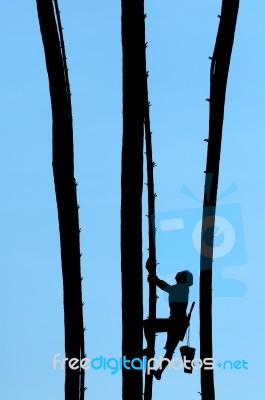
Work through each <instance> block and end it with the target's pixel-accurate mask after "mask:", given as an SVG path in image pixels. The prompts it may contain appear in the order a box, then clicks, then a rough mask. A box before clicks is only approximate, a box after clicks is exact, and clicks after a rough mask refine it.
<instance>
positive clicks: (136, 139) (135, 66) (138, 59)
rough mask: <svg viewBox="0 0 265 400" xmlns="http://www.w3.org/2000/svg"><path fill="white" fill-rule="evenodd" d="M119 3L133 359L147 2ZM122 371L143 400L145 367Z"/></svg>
mask: <svg viewBox="0 0 265 400" xmlns="http://www.w3.org/2000/svg"><path fill="white" fill-rule="evenodd" d="M121 5H122V52H123V143H122V175H121V273H122V355H123V357H126V358H127V359H129V360H132V359H134V358H142V346H143V332H142V330H143V328H142V324H143V300H142V297H143V288H142V286H143V284H142V190H143V137H144V84H145V81H144V80H145V63H144V57H145V47H144V1H143V0H134V1H131V0H122V2H121ZM136 365H137V363H136ZM138 365H139V363H138ZM122 375H123V387H122V393H123V400H131V399H134V400H142V371H141V370H135V369H130V370H128V369H126V368H123V371H122Z"/></svg>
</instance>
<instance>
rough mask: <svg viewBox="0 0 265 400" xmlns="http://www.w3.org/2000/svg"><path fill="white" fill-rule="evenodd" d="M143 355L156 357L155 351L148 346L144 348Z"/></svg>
mask: <svg viewBox="0 0 265 400" xmlns="http://www.w3.org/2000/svg"><path fill="white" fill-rule="evenodd" d="M142 354H143V356H147V357H148V358H151V357H154V355H155V352H154V351H152V350H151V349H150V348H149V347H146V348H145V349H143V353H142Z"/></svg>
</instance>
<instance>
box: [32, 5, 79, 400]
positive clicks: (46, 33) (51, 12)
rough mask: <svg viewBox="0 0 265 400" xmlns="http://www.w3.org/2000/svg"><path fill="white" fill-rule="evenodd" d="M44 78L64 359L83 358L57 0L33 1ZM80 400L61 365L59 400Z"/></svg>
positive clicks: (73, 376) (74, 377) (74, 379)
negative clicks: (62, 399)
mask: <svg viewBox="0 0 265 400" xmlns="http://www.w3.org/2000/svg"><path fill="white" fill-rule="evenodd" d="M37 10H38V17H39V24H40V30H41V35H42V40H43V45H44V52H45V58H46V66H47V72H48V78H49V87H50V97H51V105H52V122H53V128H52V132H53V135H52V136H53V140H52V143H53V173H54V184H55V192H56V201H57V209H58V219H59V230H60V242H61V260H62V275H63V297H64V299H63V300H64V322H65V356H66V358H68V359H72V358H77V359H78V360H80V359H81V358H84V356H85V355H84V329H83V310H82V306H83V305H82V286H81V266H80V242H79V235H80V231H79V219H78V204H77V195H76V182H75V178H74V150H73V126H72V111H71V98H70V96H71V93H70V86H69V80H68V70H67V65H66V56H65V49H64V42H63V36H62V27H61V22H60V14H59V9H58V4H57V1H52V0H37ZM83 399H84V369H82V368H80V366H79V368H78V369H76V370H74V369H71V368H69V366H68V364H67V363H66V369H65V400H83Z"/></svg>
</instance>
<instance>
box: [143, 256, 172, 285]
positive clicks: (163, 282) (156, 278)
mask: <svg viewBox="0 0 265 400" xmlns="http://www.w3.org/2000/svg"><path fill="white" fill-rule="evenodd" d="M152 267H153V265H152V262H151V260H150V259H149V258H148V260H147V262H146V269H147V271H148V272H149V273H150V269H152ZM151 279H154V283H155V284H156V286H158V287H159V288H160V289H162V290H165V289H166V288H169V287H170V285H169V284H168V283H167V282H165V281H162V280H161V279H159V278H158V277H157V276H155V277H154V278H153V277H151V275H148V278H147V280H148V282H150V280H151Z"/></svg>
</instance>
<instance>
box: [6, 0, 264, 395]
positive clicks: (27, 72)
mask: <svg viewBox="0 0 265 400" xmlns="http://www.w3.org/2000/svg"><path fill="white" fill-rule="evenodd" d="M220 7H221V1H219V0H218V1H217V0H212V1H207V0H202V1H200V2H197V1H195V0H193V1H191V2H187V1H184V0H180V1H175V0H166V1H163V2H161V1H158V0H152V1H150V0H147V1H146V13H147V15H148V18H147V32H146V35H147V38H146V40H147V41H148V51H147V60H148V69H149V71H150V78H149V89H150V101H151V103H152V107H151V124H152V131H153V132H154V135H153V146H154V159H155V161H156V163H157V165H158V166H157V167H156V169H155V184H156V189H155V191H156V192H157V194H158V197H157V202H156V207H157V220H158V221H160V220H161V219H174V218H182V219H183V221H184V223H185V229H184V230H182V231H181V232H178V231H171V232H164V231H161V230H160V228H159V226H160V225H158V236H157V248H158V255H159V259H158V261H159V262H160V264H159V269H158V273H159V276H161V278H163V279H164V280H168V281H169V282H172V283H173V281H174V279H173V278H174V272H175V269H176V270H179V269H181V268H189V269H191V270H192V271H193V272H194V276H195V283H194V286H193V287H192V290H191V298H192V299H194V300H195V301H196V306H195V309H194V313H193V319H192V323H191V345H192V346H194V347H196V349H197V351H196V356H197V357H198V356H199V346H198V269H199V257H198V254H196V251H195V250H194V241H193V239H192V232H193V229H194V225H193V224H194V223H195V222H196V221H198V218H199V216H200V209H201V205H202V197H203V185H204V173H203V171H204V170H205V163H206V144H205V142H204V141H203V139H204V138H206V137H207V136H208V103H207V102H206V101H205V99H206V98H207V97H208V95H209V68H210V62H209V59H208V56H210V55H211V54H212V51H213V47H214V42H215V37H216V32H217V27H218V18H217V14H219V13H220ZM60 9H61V11H62V14H61V17H62V23H63V27H64V37H65V45H66V52H67V57H68V67H69V74H70V83H71V91H72V102H73V118H74V132H75V173H76V180H77V181H78V182H79V185H78V201H79V204H80V207H81V208H80V226H81V228H82V233H81V251H82V253H83V257H82V271H83V276H84V281H83V282H84V286H83V291H84V301H85V303H86V304H85V307H84V317H85V326H86V328H87V331H86V351H87V354H88V356H89V357H90V358H93V357H98V356H100V355H102V356H104V357H120V353H121V351H120V348H121V289H120V254H119V222H120V221H119V212H120V164H121V159H120V157H121V143H122V92H121V38H120V16H121V15H120V13H121V12H120V2H119V1H116V0H114V1H110V0H102V1H100V2H92V1H90V2H86V1H84V0H80V1H79V2H78V3H73V2H69V1H63V0H61V1H60ZM264 11H265V6H264V3H263V1H262V0H253V1H251V4H250V2H248V1H246V0H241V6H240V10H239V16H238V26H237V31H236V39H235V43H234V50H233V55H232V61H231V68H230V75H229V81H228V88H227V100H226V112H225V122H224V132H223V146H222V154H221V166H220V182H219V195H220V196H221V195H222V194H223V193H224V194H225V192H226V190H227V189H228V188H229V187H231V186H232V187H234V188H235V190H234V191H232V190H231V193H230V194H227V195H224V196H223V197H222V198H220V201H219V208H218V213H219V215H223V217H224V218H225V219H226V220H228V221H231V225H232V228H233V229H234V232H235V235H236V245H237V248H233V250H234V254H233V255H232V253H231V254H230V253H229V254H228V255H227V257H226V259H225V257H220V258H219V259H218V260H216V261H215V262H216V264H215V265H216V267H215V273H214V286H213V296H214V297H213V310H214V318H213V322H214V325H213V330H214V359H215V360H216V363H217V362H221V363H223V362H224V361H225V360H228V359H229V360H232V361H235V360H243V359H244V360H246V361H248V363H249V364H248V367H249V369H248V370H244V369H240V370H235V369H233V370H224V369H223V368H218V367H216V373H215V386H216V400H221V399H223V398H226V399H227V400H230V399H234V398H235V397H236V396H238V394H240V398H241V399H242V400H247V399H249V397H250V396H251V395H252V397H255V396H254V395H255V394H256V395H262V394H264V393H265V387H264V379H263V361H262V358H264V350H261V349H263V348H264V346H263V344H262V343H263V342H262V339H263V337H264V333H265V329H264V322H263V319H262V315H263V311H264V298H263V297H262V293H263V292H264V284H263V281H264V277H265V274H264V268H263V258H264V254H263V253H264V252H263V248H264V243H263V236H264V235H263V232H264V223H265V213H264V206H263V203H264V194H265V193H264V191H265V190H264V184H263V181H264V179H263V174H262V170H264V155H263V152H264V144H265V140H264V126H265V121H264V109H265V95H264V93H265V91H264V83H265V82H264V70H265V55H264V51H263V48H264V37H265V32H264V18H263V16H264ZM0 15H1V16H0V18H1V21H0V26H1V46H0V53H1V74H0V87H1V96H0V102H1V118H0V132H1V135H0V148H1V157H0V175H1V197H0V226H1V229H0V240H1V252H0V265H1V291H0V305H1V318H2V321H3V322H2V324H1V333H0V338H1V344H2V346H1V347H2V349H1V355H2V357H1V360H2V361H1V366H0V370H1V377H2V382H3V383H2V385H1V388H0V395H1V397H2V398H5V399H6V400H15V399H20V400H24V399H27V400H31V399H35V398H36V396H37V397H38V399H39V400H44V399H45V400H46V399H47V398H49V399H50V400H55V399H56V400H63V398H64V395H63V385H64V374H63V372H61V371H59V370H57V371H54V370H53V369H52V358H53V356H54V354H56V353H62V354H63V352H64V343H63V337H64V331H63V329H64V327H63V307H62V279H61V265H60V249H59V232H58V223H57V211H56V203H55V195H54V187H53V176H52V164H51V107H50V98H49V91H48V81H47V73H46V68H45V60H44V53H43V47H42V42H41V36H40V32H39V25H38V19H37V12H36V4H35V1H30V2H23V3H22V2H18V1H14V0H13V1H12V0H10V1H9V2H4V3H3V4H1V13H0ZM190 165H192V168H191V167H190ZM184 187H185V188H186V189H184ZM187 188H188V189H189V191H190V192H192V193H193V195H194V196H195V197H197V200H196V199H194V198H192V197H191V196H188V195H187V194H185V192H186V193H187ZM143 199H144V201H145V202H146V194H144V197H143ZM232 204H234V205H235V206H231V205H232ZM233 207H235V208H236V211H234V210H235V208H233ZM143 214H146V212H145V210H144V212H143ZM186 220H187V222H186ZM186 227H187V229H186ZM219 228H220V229H221V230H220V231H219V233H220V234H221V235H220V236H219V242H218V245H221V244H222V240H227V237H226V236H225V235H226V234H227V232H226V231H222V228H223V229H224V227H219ZM181 234H183V236H182V237H181ZM222 234H223V236H222ZM165 235H170V236H168V237H167V236H165ZM176 235H179V236H176ZM178 237H179V239H178V240H179V241H175V238H178ZM165 238H166V239H165ZM146 239H147V238H146V235H145V237H144V248H143V254H144V257H146V250H145V249H146V247H148V246H147V240H146ZM228 242H229V240H228ZM175 243H176V248H177V245H178V244H177V243H181V248H182V250H183V251H182V253H181V254H180V253H179V252H178V251H176V250H174V248H173V246H174V244H175ZM171 244H172V247H171ZM229 257H230V258H229ZM224 279H226V281H224V283H223V285H224V286H222V285H221V284H220V282H221V280H222V282H223V280H224ZM228 279H229V280H230V281H227V280H228ZM144 282H145V283H144V284H145V286H144V290H145V298H144V301H145V317H146V316H147V294H148V293H147V288H148V287H147V284H146V274H145V275H144ZM227 285H230V286H231V287H232V293H233V295H231V291H230V292H229V287H228V286H227ZM237 288H239V289H238V291H236V290H235V289H237ZM235 293H237V295H235ZM158 295H159V296H160V297H159V299H158V316H161V317H162V316H163V317H166V316H167V315H168V305H167V299H166V297H165V296H163V293H158ZM164 342H165V335H164V334H161V335H160V336H159V338H158V340H157V356H160V355H161V356H162V355H163V346H164ZM175 355H176V357H180V355H179V352H178V350H177V351H176V353H175ZM199 379H200V377H199V372H198V371H194V372H193V374H192V375H188V374H184V373H183V372H182V371H169V370H168V371H166V372H165V374H164V376H163V379H162V380H161V381H160V382H157V381H155V382H154V396H153V399H154V400H158V399H161V396H163V398H164V396H169V397H170V396H173V395H174V396H175V395H177V394H181V396H183V398H189V399H198V398H200V396H199V394H198V391H200V381H199ZM86 386H87V387H88V390H87V398H88V399H93V400H101V399H102V398H106V397H107V398H109V399H112V398H113V399H114V398H115V399H121V374H120V373H118V374H116V375H111V374H110V372H109V371H89V372H88V373H87V382H86ZM175 393H176V394H175Z"/></svg>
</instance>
